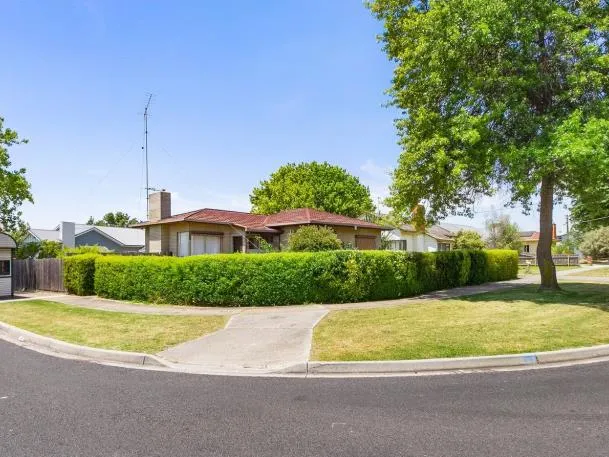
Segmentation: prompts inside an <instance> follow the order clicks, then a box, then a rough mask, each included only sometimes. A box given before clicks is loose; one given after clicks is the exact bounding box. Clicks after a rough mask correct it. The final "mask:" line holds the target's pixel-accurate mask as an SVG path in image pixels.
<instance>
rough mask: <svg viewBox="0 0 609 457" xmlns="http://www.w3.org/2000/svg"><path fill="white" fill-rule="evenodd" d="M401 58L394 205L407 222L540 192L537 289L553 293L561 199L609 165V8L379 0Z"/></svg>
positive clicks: (386, 37)
mask: <svg viewBox="0 0 609 457" xmlns="http://www.w3.org/2000/svg"><path fill="white" fill-rule="evenodd" d="M369 7H370V8H371V10H372V12H373V13H374V14H375V15H376V16H377V18H379V19H380V20H382V21H383V22H384V25H385V29H384V33H383V35H382V41H383V43H384V50H385V52H386V53H387V55H388V56H389V58H390V59H391V60H393V61H394V62H395V64H396V68H395V71H394V77H393V82H392V87H391V89H390V91H389V94H390V96H391V103H392V104H393V105H394V106H395V107H397V108H399V109H400V110H401V112H402V116H401V118H400V119H398V120H397V121H396V127H397V130H398V134H399V138H400V144H401V146H402V148H403V152H402V154H401V156H400V159H399V163H398V166H397V168H396V169H395V171H394V174H393V182H392V185H391V188H390V198H389V204H390V205H391V206H392V207H393V208H394V210H398V211H400V212H401V213H402V214H403V215H404V216H405V217H407V216H408V214H409V212H410V211H411V209H412V208H413V207H414V205H416V204H417V203H419V202H420V201H422V200H423V201H424V200H426V201H427V205H426V206H427V208H428V212H429V217H430V219H432V220H435V219H439V218H442V217H445V216H447V215H448V214H465V215H470V216H471V215H472V208H471V205H472V204H473V203H474V201H475V200H476V198H478V197H479V196H480V195H492V194H493V193H494V192H495V191H496V189H497V188H498V187H499V186H501V187H505V188H506V190H507V191H508V192H510V194H511V199H512V200H511V203H512V204H515V203H521V204H522V205H523V206H524V208H525V209H526V210H529V209H530V207H531V205H532V198H533V197H535V196H539V222H540V224H539V225H540V240H539V246H538V249H537V258H538V261H539V267H540V271H541V288H540V289H542V290H543V289H558V283H557V280H556V268H555V266H554V263H553V261H552V256H551V246H552V213H553V205H554V201H555V199H560V198H561V197H562V196H565V195H569V196H571V197H576V196H577V195H579V194H580V193H581V192H582V187H583V186H585V185H586V184H585V183H597V182H602V180H603V179H606V176H607V170H608V169H609V153H608V150H609V134H608V132H609V119H608V116H607V113H608V112H609V110H608V107H607V105H608V103H607V94H609V76H608V73H609V43H608V36H609V3H607V1H605V0H603V1H599V0H581V1H575V0H535V1H531V0H450V1H440V0H374V1H372V2H371V3H370V4H369Z"/></svg>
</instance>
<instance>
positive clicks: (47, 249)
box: [38, 240, 62, 259]
mask: <svg viewBox="0 0 609 457" xmlns="http://www.w3.org/2000/svg"><path fill="white" fill-rule="evenodd" d="M61 251H62V244H61V243H60V242H59V241H48V240H42V241H41V242H40V249H38V258H39V259H55V258H57V257H60V256H61Z"/></svg>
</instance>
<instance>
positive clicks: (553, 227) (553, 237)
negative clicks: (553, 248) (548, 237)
mask: <svg viewBox="0 0 609 457" xmlns="http://www.w3.org/2000/svg"><path fill="white" fill-rule="evenodd" d="M552 240H556V224H552Z"/></svg>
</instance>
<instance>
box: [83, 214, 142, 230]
mask: <svg viewBox="0 0 609 457" xmlns="http://www.w3.org/2000/svg"><path fill="white" fill-rule="evenodd" d="M138 222H139V221H138V220H137V219H136V218H135V217H131V216H129V215H128V214H127V213H123V212H122V211H116V212H114V213H106V214H104V217H102V218H101V219H99V220H97V221H96V220H95V219H93V216H91V217H89V220H88V221H87V225H101V226H107V227H129V226H130V225H133V224H137V223H138Z"/></svg>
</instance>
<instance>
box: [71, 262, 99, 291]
mask: <svg viewBox="0 0 609 457" xmlns="http://www.w3.org/2000/svg"><path fill="white" fill-rule="evenodd" d="M97 257H98V256H97V255H95V254H82V255H75V256H70V257H65V258H64V259H63V282H64V285H65V288H66V290H67V291H68V292H69V293H71V294H76V295H94V294H95V287H94V279H95V259H96V258H97Z"/></svg>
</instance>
